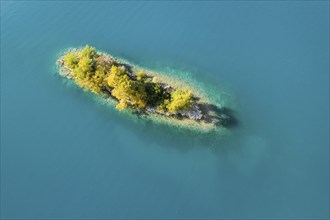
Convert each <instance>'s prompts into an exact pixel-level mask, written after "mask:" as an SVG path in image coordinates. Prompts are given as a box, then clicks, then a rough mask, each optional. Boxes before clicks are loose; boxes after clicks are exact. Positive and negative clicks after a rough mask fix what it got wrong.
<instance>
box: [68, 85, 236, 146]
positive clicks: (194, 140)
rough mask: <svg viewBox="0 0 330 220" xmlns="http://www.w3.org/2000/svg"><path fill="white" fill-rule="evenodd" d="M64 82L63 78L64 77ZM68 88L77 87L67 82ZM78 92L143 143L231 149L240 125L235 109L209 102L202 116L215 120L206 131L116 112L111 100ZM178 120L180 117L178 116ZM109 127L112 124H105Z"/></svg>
mask: <svg viewBox="0 0 330 220" xmlns="http://www.w3.org/2000/svg"><path fill="white" fill-rule="evenodd" d="M65 82H66V81H65ZM68 87H70V88H68V90H72V89H73V88H72V87H76V86H75V85H73V84H72V83H68ZM75 90H77V94H81V96H84V97H85V98H84V99H85V101H86V102H88V101H89V102H90V104H91V105H93V106H94V108H96V109H97V110H96V111H95V114H100V115H101V117H102V118H103V120H105V121H106V122H112V123H111V126H116V124H120V125H121V126H123V127H124V128H125V129H127V131H128V132H131V133H135V134H136V136H137V137H138V138H140V139H141V140H143V143H145V145H146V146H160V147H165V148H169V149H175V150H178V151H180V152H189V151H191V150H193V149H197V148H198V149H208V150H210V151H214V152H218V151H221V152H225V151H228V150H231V149H232V147H230V144H228V143H230V140H231V139H232V138H234V135H233V134H234V133H235V131H236V130H237V128H239V121H238V119H237V116H236V112H235V111H234V110H232V109H230V108H227V107H221V108H220V107H217V106H215V105H211V104H203V106H201V110H202V111H204V113H205V115H207V117H206V118H205V119H204V120H205V121H208V122H209V123H214V121H217V123H216V129H214V130H211V131H208V132H205V131H199V130H194V129H189V128H184V127H180V126H177V125H173V124H170V123H165V122H157V121H154V120H153V119H152V118H150V117H148V116H146V115H145V114H140V113H137V112H135V113H133V114H132V112H131V111H124V112H119V111H117V110H116V109H115V107H114V105H113V104H108V103H104V100H102V99H99V98H97V97H95V95H93V94H92V93H89V92H83V91H81V93H80V92H78V91H79V90H80V88H75ZM177 119H179V120H180V118H177ZM106 129H111V127H108V126H107V127H106Z"/></svg>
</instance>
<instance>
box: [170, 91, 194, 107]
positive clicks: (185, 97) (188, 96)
mask: <svg viewBox="0 0 330 220" xmlns="http://www.w3.org/2000/svg"><path fill="white" fill-rule="evenodd" d="M192 105H193V95H192V93H191V92H190V91H189V90H188V89H187V88H186V89H184V90H181V89H177V90H175V91H174V92H172V94H171V100H170V103H169V104H168V105H167V109H168V111H170V112H177V111H182V110H188V109H189V108H191V106H192Z"/></svg>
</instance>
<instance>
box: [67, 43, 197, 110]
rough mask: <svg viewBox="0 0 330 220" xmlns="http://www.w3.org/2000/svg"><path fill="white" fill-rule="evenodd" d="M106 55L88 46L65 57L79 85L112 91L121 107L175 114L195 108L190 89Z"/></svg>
mask: <svg viewBox="0 0 330 220" xmlns="http://www.w3.org/2000/svg"><path fill="white" fill-rule="evenodd" d="M106 58H107V57H106V56H105V55H103V54H99V53H97V52H96V50H95V48H93V47H90V46H86V47H84V48H83V49H82V50H80V51H70V52H68V53H67V54H65V55H64V57H63V60H64V65H65V66H66V67H68V68H69V69H70V70H71V71H72V77H73V79H74V81H75V82H76V83H77V84H78V85H79V86H81V87H82V88H84V89H85V90H90V91H92V92H93V93H96V94H100V93H105V94H111V95H112V96H113V97H115V98H116V99H117V100H118V104H117V105H116V107H117V108H118V109H119V110H123V109H125V108H127V107H130V108H136V109H144V108H145V107H147V106H149V107H153V108H156V109H157V110H158V111H160V112H172V113H174V112H177V111H182V110H188V109H190V108H191V107H192V105H193V95H192V93H191V92H190V91H189V90H188V89H187V88H186V89H174V88H172V87H168V86H167V85H165V84H163V83H160V82H155V80H154V77H152V76H148V75H146V74H145V73H144V72H138V73H134V72H130V71H129V70H128V69H127V68H126V67H125V66H124V65H122V64H120V63H119V64H118V63H116V62H113V63H109V62H106V61H105V59H106Z"/></svg>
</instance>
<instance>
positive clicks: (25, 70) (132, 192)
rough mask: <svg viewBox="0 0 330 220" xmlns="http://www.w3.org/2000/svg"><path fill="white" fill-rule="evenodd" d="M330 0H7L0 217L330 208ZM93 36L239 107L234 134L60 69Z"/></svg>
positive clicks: (105, 47) (293, 212) (220, 214)
mask: <svg viewBox="0 0 330 220" xmlns="http://www.w3.org/2000/svg"><path fill="white" fill-rule="evenodd" d="M328 9H329V2H327V1H289V2H285V1H280V2H275V1H265V2H262V1H248V2H243V1H238V2H230V1H221V2H214V1H207V2H198V1H192V2H189V1H184V2H172V1H162V2H148V1H139V2H129V1H128V2H127V1H126V2H117V1H112V2H106V1H93V2H92V1H90V2H88V1H79V2H78V1H69V2H64V1H54V2H51V1H47V2H42V1H33V2H27V1H26V2H25V1H19V2H3V1H2V2H1V218H32V219H33V218H113V219H116V218H188V219H190V218H285V219H286V218H312V219H315V218H328V216H329V11H328ZM85 44H90V45H93V46H94V47H96V48H97V49H100V50H102V51H105V52H108V53H111V54H114V55H116V56H118V57H122V58H125V59H127V60H129V61H130V62H133V63H135V64H137V65H140V66H143V67H147V68H151V69H154V70H158V71H163V72H165V73H169V74H172V75H177V76H180V77H181V78H183V79H186V80H187V81H193V82H195V84H197V85H198V86H200V87H201V88H204V89H206V90H207V91H208V92H209V94H211V96H212V97H213V98H215V99H219V100H220V101H221V100H224V101H223V104H224V105H228V106H230V107H231V108H232V109H233V111H234V113H235V117H236V118H237V120H238V122H239V123H238V125H237V126H235V127H232V128H230V133H231V136H229V137H226V138H221V137H218V136H216V135H200V134H196V133H192V132H189V131H185V130H182V129H179V128H175V127H172V128H171V127H169V126H165V125H164V126H163V125H158V124H155V123H152V122H150V121H145V120H143V119H140V118H138V117H135V116H130V115H128V114H126V113H119V112H118V111H116V110H114V109H113V107H111V106H106V105H103V104H102V103H101V102H100V101H99V100H97V99H95V97H93V96H92V95H91V94H89V93H84V92H83V91H82V90H81V89H79V88H77V87H75V86H72V85H70V84H69V83H67V81H66V80H64V79H62V78H61V77H59V76H58V74H57V70H56V67H55V61H56V59H57V57H58V56H59V54H60V53H61V52H63V50H65V49H67V48H68V47H79V46H84V45H85Z"/></svg>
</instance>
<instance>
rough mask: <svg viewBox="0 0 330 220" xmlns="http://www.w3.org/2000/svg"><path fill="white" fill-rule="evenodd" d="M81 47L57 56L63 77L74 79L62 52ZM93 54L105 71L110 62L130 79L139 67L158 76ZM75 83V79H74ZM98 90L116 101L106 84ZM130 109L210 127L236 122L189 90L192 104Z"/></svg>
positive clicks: (165, 88) (166, 85)
mask: <svg viewBox="0 0 330 220" xmlns="http://www.w3.org/2000/svg"><path fill="white" fill-rule="evenodd" d="M80 51H81V50H79V49H76V48H74V49H69V50H68V51H67V52H65V54H63V55H62V56H61V57H60V58H59V59H58V60H57V62H56V63H57V65H58V69H59V74H60V75H61V76H62V77H65V78H67V79H70V80H73V81H75V80H76V76H75V74H74V69H73V68H70V67H69V66H68V65H66V61H65V56H66V55H67V54H69V53H72V54H77V53H79V52H80ZM95 57H96V58H95V60H96V62H97V63H98V65H100V66H102V67H104V69H105V70H106V71H108V70H109V69H110V68H111V67H112V66H117V67H121V68H123V69H125V70H126V71H127V74H128V76H129V78H130V80H133V81H134V80H137V78H138V77H139V76H138V72H139V71H140V72H141V71H143V72H144V75H143V77H145V79H150V80H151V81H155V79H156V78H157V77H155V75H157V74H158V75H159V73H155V72H151V71H146V70H142V69H141V68H139V67H135V66H133V65H130V64H128V63H125V62H122V61H120V60H119V59H117V58H115V57H113V56H111V55H109V54H105V53H102V52H96V54H95ZM75 82H76V81H75ZM76 84H78V83H77V82H76ZM158 84H159V85H161V90H162V92H163V93H168V94H171V93H173V90H174V89H177V88H175V87H174V86H173V85H171V84H170V82H167V81H166V80H164V78H162V80H161V81H160V82H158ZM100 94H102V95H103V96H105V97H106V98H111V99H114V100H116V101H118V99H117V98H116V97H115V96H113V95H112V91H111V89H109V88H108V87H106V86H104V87H101V92H100ZM127 102H128V103H129V102H130V100H127ZM133 110H137V111H138V112H139V114H145V115H154V114H156V115H160V116H163V117H170V118H174V119H177V120H178V121H194V122H196V123H197V124H199V125H201V126H203V125H207V126H209V127H219V126H221V127H229V126H231V125H232V124H235V123H236V120H234V118H233V117H232V116H231V115H230V114H229V113H228V111H227V110H226V109H225V108H220V107H217V106H216V105H213V104H212V103H208V102H207V101H205V100H203V98H202V97H197V96H196V95H195V94H192V99H191V104H190V106H189V108H188V109H180V110H177V111H163V110H160V109H159V108H157V106H151V105H146V106H145V107H143V108H133ZM133 112H134V111H133ZM196 123H195V124H196Z"/></svg>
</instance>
